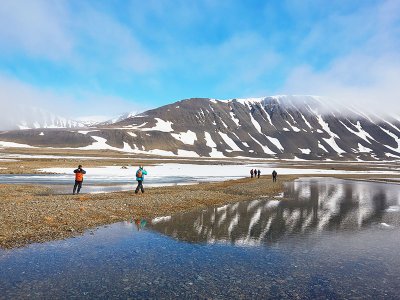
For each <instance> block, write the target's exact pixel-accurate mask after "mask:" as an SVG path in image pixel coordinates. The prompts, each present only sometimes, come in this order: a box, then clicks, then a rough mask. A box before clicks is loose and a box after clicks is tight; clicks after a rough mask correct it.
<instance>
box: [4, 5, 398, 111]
mask: <svg viewBox="0 0 400 300" xmlns="http://www.w3.org/2000/svg"><path fill="white" fill-rule="evenodd" d="M398 49H400V1H397V0H375V1H372V0H352V1H348V0H341V1H335V0H330V1H326V0H287V1H286V0H282V1H256V0H251V1H224V0H219V1H216V0H215V1H211V0H206V1H174V0H170V1H163V0H158V1H151V0H150V1H116V0H111V1H94V0H87V1H80V0H76V1H63V0H57V1H56V0H54V1H52V0H34V1H23V0H6V1H1V3H0V101H1V102H0V103H1V104H2V106H5V105H9V104H10V103H17V102H18V103H22V104H24V105H25V104H26V105H37V106H42V107H45V108H46V109H49V110H53V111H55V112H56V113H62V114H65V115H67V116H69V117H73V118H77V117H82V116H110V117H111V116H114V115H117V114H119V113H122V112H125V111H143V110H145V109H149V108H154V107H158V106H161V105H164V104H168V103H171V102H174V101H177V100H181V99H184V98H191V97H211V98H218V99H228V98H235V97H259V96H267V95H274V94H313V95H321V96H325V97H327V99H334V100H336V101H339V102H340V101H342V102H344V103H350V102H351V103H353V104H354V105H360V106H363V107H369V108H371V109H375V107H376V108H382V103H386V104H387V105H386V108H385V109H387V110H393V109H395V110H398V111H400V109H398V108H400V107H399V105H398V104H397V103H398V102H399V100H400V99H399V97H400V88H399V84H398V82H399V79H400V63H399V62H400V57H399V56H400V54H399V51H398ZM377 103H379V105H376V104H377Z"/></svg>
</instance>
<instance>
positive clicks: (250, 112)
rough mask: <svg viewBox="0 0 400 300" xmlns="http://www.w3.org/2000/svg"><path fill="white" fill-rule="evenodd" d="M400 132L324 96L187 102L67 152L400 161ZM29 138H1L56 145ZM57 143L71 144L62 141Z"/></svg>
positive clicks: (390, 121)
mask: <svg viewBox="0 0 400 300" xmlns="http://www.w3.org/2000/svg"><path fill="white" fill-rule="evenodd" d="M399 128H400V122H399V119H396V118H389V117H388V118H386V119H385V118H382V117H378V116H368V115H366V114H365V113H363V112H361V111H357V110H355V109H353V108H349V107H344V106H338V105H337V104H333V103H326V100H325V99H323V98H322V97H318V96H299V95H297V96H285V95H278V96H268V97H260V98H244V99H228V100H218V99H211V98H190V99H183V100H180V101H177V102H174V103H171V104H167V105H164V106H162V107H159V108H155V109H152V110H148V111H146V112H143V113H140V114H137V115H133V116H132V115H131V116H128V117H127V118H125V119H123V120H121V121H117V122H116V123H112V124H104V125H101V126H97V127H91V128H90V130H91V131H90V132H85V133H82V132H79V130H73V131H68V132H69V133H67V132H64V135H65V136H68V139H69V140H68V141H69V142H68V143H65V146H69V147H70V146H72V147H82V148H84V149H94V148H98V149H110V150H117V151H122V152H129V153H141V154H144V153H145V154H155V155H169V156H191V157H214V158H219V157H220V158H222V157H250V158H274V159H310V160H331V159H333V160H372V161H373V160H391V159H398V158H400V129H399ZM24 132H25V134H23V135H21V134H19V135H18V134H17V133H15V132H12V133H8V134H4V133H2V134H0V140H5V139H8V141H12V142H23V141H24V142H27V141H28V144H30V145H33V146H35V145H36V146H47V145H49V144H51V143H49V140H50V139H51V138H53V139H54V133H53V134H51V133H50V132H51V131H49V133H48V135H49V137H48V138H47V139H45V138H44V137H43V136H41V137H40V138H41V139H42V142H41V143H40V142H39V140H40V138H38V137H37V135H35V134H30V133H29V131H24ZM60 132H61V131H60ZM60 132H59V133H57V136H58V137H57V138H58V140H60V139H61V140H62V136H63V134H62V133H60ZM50 136H52V137H50ZM64 140H65V139H64ZM53 143H54V141H53ZM58 145H59V146H64V144H63V141H60V142H59V143H58Z"/></svg>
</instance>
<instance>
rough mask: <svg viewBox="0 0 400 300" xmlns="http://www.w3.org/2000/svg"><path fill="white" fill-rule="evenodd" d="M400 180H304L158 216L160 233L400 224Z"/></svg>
mask: <svg viewBox="0 0 400 300" xmlns="http://www.w3.org/2000/svg"><path fill="white" fill-rule="evenodd" d="M399 196H400V189H399V186H398V185H391V184H382V183H367V182H355V181H343V180H337V179H309V180H298V181H295V182H293V183H291V184H288V185H287V186H286V190H285V192H284V195H283V199H282V200H253V201H249V202H241V203H234V204H229V205H225V206H222V207H218V208H208V209H205V210H202V211H198V212H190V213H185V214H179V215H175V216H172V217H168V218H160V219H155V220H153V222H152V224H151V225H150V227H151V228H152V229H154V230H156V231H158V232H161V233H163V234H166V235H169V236H172V237H174V238H177V239H179V240H185V241H189V242H208V243H216V242H228V243H235V244H263V243H273V242H276V241H278V240H280V239H281V238H282V237H284V236H286V235H291V234H302V233H309V232H318V231H326V230H358V229H360V228H363V227H366V226H370V225H371V224H380V223H384V224H389V225H387V226H390V225H392V226H398V225H399V224H400V213H399V210H398V208H399V201H400V197H399Z"/></svg>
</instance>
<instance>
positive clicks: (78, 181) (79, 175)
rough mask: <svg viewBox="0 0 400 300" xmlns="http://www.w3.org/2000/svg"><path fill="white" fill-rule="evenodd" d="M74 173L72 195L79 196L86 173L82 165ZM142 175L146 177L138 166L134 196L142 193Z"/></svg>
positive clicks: (144, 172) (141, 167) (144, 171)
mask: <svg viewBox="0 0 400 300" xmlns="http://www.w3.org/2000/svg"><path fill="white" fill-rule="evenodd" d="M74 173H75V184H74V189H73V190H72V194H73V195H75V193H76V194H79V192H80V191H81V188H82V183H83V175H85V174H86V171H85V170H84V169H82V165H79V166H78V168H77V169H75V170H74ZM144 175H147V171H146V170H145V169H144V168H143V166H139V169H138V170H137V171H136V181H137V182H138V185H137V187H136V189H135V194H137V193H139V190H140V191H141V192H142V193H144V187H143V181H144Z"/></svg>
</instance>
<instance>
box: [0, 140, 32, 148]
mask: <svg viewBox="0 0 400 300" xmlns="http://www.w3.org/2000/svg"><path fill="white" fill-rule="evenodd" d="M0 147H4V148H37V147H34V146H30V145H27V144H19V143H13V142H2V141H0Z"/></svg>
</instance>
